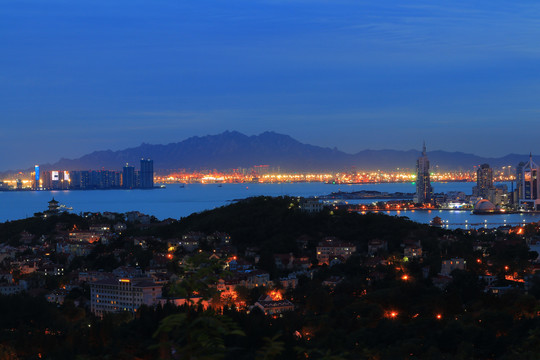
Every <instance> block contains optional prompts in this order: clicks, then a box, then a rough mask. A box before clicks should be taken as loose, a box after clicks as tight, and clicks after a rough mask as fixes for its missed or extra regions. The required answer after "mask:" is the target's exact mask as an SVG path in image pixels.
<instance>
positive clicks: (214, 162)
mask: <svg viewBox="0 0 540 360" xmlns="http://www.w3.org/2000/svg"><path fill="white" fill-rule="evenodd" d="M336 145H339V144H336ZM430 146H431V147H436V144H428V157H429V159H430V162H431V167H432V169H434V170H437V169H438V170H471V169H473V167H474V166H475V165H479V164H482V163H488V164H490V165H491V166H492V167H502V166H508V165H511V166H512V167H515V166H516V165H517V164H518V163H519V162H520V161H526V160H527V159H528V155H517V154H510V155H506V156H504V157H501V158H485V157H480V156H476V155H473V154H465V153H461V152H446V151H429V148H430ZM419 147H420V144H419ZM419 154H420V151H419V150H408V151H398V150H363V151H360V152H358V153H356V154H348V153H345V152H342V151H340V150H338V149H337V148H333V149H331V148H323V147H319V146H314V145H308V144H303V143H301V142H299V141H297V140H295V139H293V138H292V137H290V136H288V135H283V134H278V133H275V132H264V133H262V134H260V135H254V136H247V135H244V134H242V133H239V132H236V131H226V132H224V133H221V134H218V135H207V136H202V137H199V136H195V137H190V138H188V139H186V140H183V141H180V142H177V143H170V144H167V145H151V144H142V145H140V146H138V147H134V148H129V149H125V150H119V151H111V150H105V151H95V152H93V153H90V154H88V155H85V156H82V157H80V158H78V159H64V158H63V159H61V160H60V161H58V162H57V163H54V164H46V165H42V168H43V169H48V170H51V169H59V170H88V169H102V168H104V169H109V170H114V169H118V170H119V169H121V168H122V166H124V164H126V163H130V164H133V165H135V166H136V167H138V164H139V160H140V159H141V158H150V159H153V160H154V169H155V171H157V172H159V171H167V170H174V169H191V170H198V169H218V170H226V169H233V168H239V167H241V168H249V167H252V166H254V165H262V164H264V165H269V166H271V167H280V168H281V170H284V171H341V170H350V169H352V168H356V169H362V170H377V169H380V170H395V169H397V168H401V169H404V168H408V169H414V168H415V164H416V158H417V157H418V156H419Z"/></svg>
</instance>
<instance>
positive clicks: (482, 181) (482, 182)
mask: <svg viewBox="0 0 540 360" xmlns="http://www.w3.org/2000/svg"><path fill="white" fill-rule="evenodd" d="M491 189H493V169H492V168H490V167H489V165H488V164H482V165H480V167H479V168H478V170H476V186H475V188H474V189H473V195H476V196H480V197H481V198H483V199H487V198H488V194H489V190H491Z"/></svg>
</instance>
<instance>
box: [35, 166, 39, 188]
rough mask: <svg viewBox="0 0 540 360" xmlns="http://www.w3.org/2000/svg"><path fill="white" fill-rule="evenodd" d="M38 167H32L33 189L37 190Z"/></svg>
mask: <svg viewBox="0 0 540 360" xmlns="http://www.w3.org/2000/svg"><path fill="white" fill-rule="evenodd" d="M39 187H40V186H39V165H36V166H34V189H35V190H38V189H39Z"/></svg>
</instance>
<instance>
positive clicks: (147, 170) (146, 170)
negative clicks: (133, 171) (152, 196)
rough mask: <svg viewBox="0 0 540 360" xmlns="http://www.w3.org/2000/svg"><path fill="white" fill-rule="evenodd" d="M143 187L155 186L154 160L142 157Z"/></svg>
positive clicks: (141, 175)
mask: <svg viewBox="0 0 540 360" xmlns="http://www.w3.org/2000/svg"><path fill="white" fill-rule="evenodd" d="M140 178H141V188H143V189H151V188H153V187H154V161H153V160H150V159H141V173H140Z"/></svg>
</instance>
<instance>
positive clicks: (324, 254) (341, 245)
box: [317, 239, 356, 265]
mask: <svg viewBox="0 0 540 360" xmlns="http://www.w3.org/2000/svg"><path fill="white" fill-rule="evenodd" d="M355 251H356V246H355V245H354V244H352V243H349V242H341V241H337V240H335V239H326V240H324V241H321V242H319V245H318V246H317V260H319V262H320V263H323V264H327V265H328V264H329V263H330V259H331V258H334V257H342V258H343V259H345V260H347V259H348V258H349V257H350V256H351V255H352V254H353V253H354V252H355Z"/></svg>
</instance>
